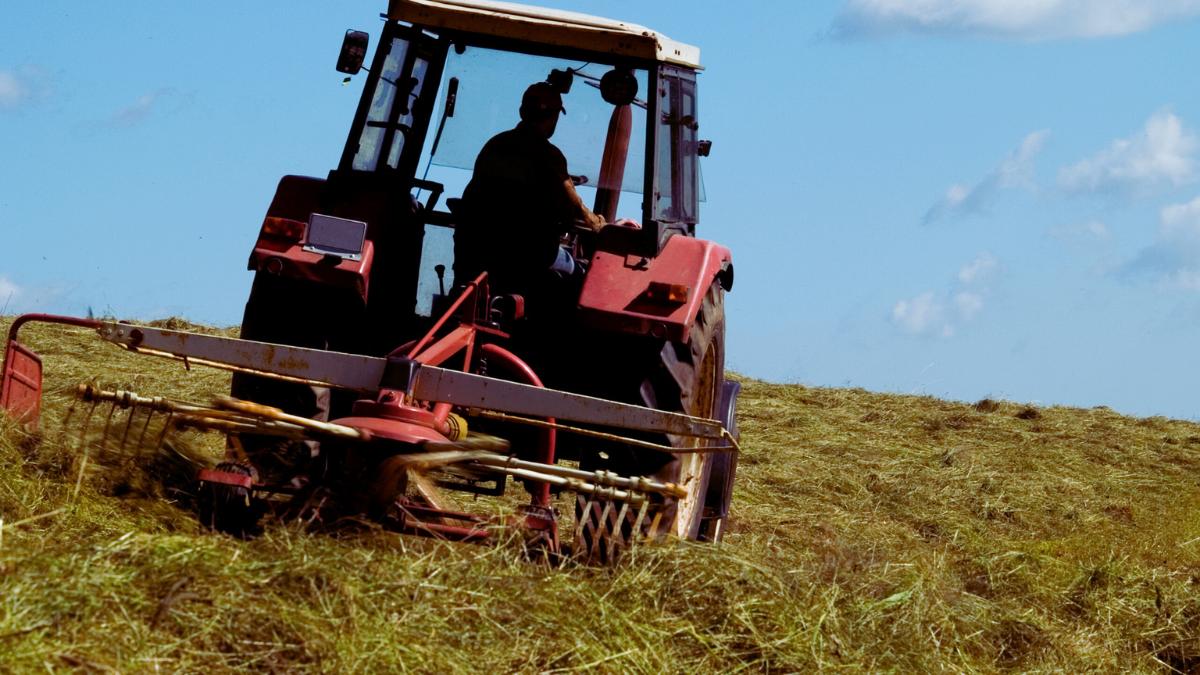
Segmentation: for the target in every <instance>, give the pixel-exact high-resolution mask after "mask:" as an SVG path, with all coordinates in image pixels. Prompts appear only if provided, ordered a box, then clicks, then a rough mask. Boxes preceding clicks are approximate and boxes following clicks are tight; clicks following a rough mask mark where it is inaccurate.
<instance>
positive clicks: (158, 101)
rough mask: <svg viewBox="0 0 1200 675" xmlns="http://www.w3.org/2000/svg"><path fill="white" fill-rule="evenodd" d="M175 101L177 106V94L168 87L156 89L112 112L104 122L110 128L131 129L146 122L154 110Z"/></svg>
mask: <svg viewBox="0 0 1200 675" xmlns="http://www.w3.org/2000/svg"><path fill="white" fill-rule="evenodd" d="M172 99H175V102H176V103H177V104H178V103H179V101H178V92H176V91H175V90H174V89H172V88H170V87H165V88H162V89H157V90H155V91H151V92H148V93H145V94H142V95H141V96H139V97H137V99H136V100H134V101H133V102H132V103H130V104H129V105H127V106H124V107H122V108H120V109H118V110H116V111H114V112H113V114H112V115H110V116H109V118H108V120H107V121H106V122H105V124H106V125H107V126H111V127H132V126H136V125H138V124H141V123H142V122H144V121H146V120H147V119H148V118H149V117H150V116H151V115H152V114H153V113H154V112H155V111H156V110H158V109H159V108H161V107H162V106H163V105H164V104H165V103H166V102H168V101H170V100H172Z"/></svg>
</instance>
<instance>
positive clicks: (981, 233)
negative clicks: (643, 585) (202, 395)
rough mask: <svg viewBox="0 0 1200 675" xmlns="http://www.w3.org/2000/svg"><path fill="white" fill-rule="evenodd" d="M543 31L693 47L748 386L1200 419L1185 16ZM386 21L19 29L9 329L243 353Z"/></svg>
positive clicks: (5, 302) (1051, 4)
mask: <svg viewBox="0 0 1200 675" xmlns="http://www.w3.org/2000/svg"><path fill="white" fill-rule="evenodd" d="M546 4H549V5H550V6H554V7H559V8H565V9H572V10H577V11H583V12H587V13H593V14H600V15H604V16H609V17H613V18H619V19H624V20H629V21H633V22H636V23H641V24H644V25H648V26H652V27H654V28H656V29H658V30H660V31H662V32H664V33H666V34H667V35H670V36H672V37H674V38H676V39H679V40H682V41H685V42H690V43H694V44H698V45H700V47H701V50H702V52H701V53H702V60H703V62H704V63H705V64H706V66H707V70H706V72H705V73H704V74H703V75H702V77H701V80H700V82H701V84H700V106H701V108H700V110H701V114H700V118H701V136H702V137H705V138H711V139H712V140H713V141H714V147H713V152H712V155H711V157H709V158H708V159H706V160H705V165H704V174H705V180H706V188H707V202H706V203H705V204H704V205H703V207H702V215H701V218H702V223H701V235H702V236H705V237H707V238H711V239H714V240H717V241H720V242H722V243H725V244H727V245H729V246H730V247H731V248H732V249H733V251H734V256H735V262H736V266H737V286H736V288H735V290H734V292H733V293H732V294H730V296H729V297H728V305H727V312H728V316H729V320H728V323H729V329H728V330H729V355H728V365H729V366H730V367H731V368H734V369H736V370H738V371H740V372H743V373H746V374H749V375H752V376H755V377H761V378H765V379H769V380H775V381H784V382H802V383H805V384H810V385H828V386H843V385H850V386H860V387H864V388H867V389H871V390H880V391H896V392H904V393H923V394H931V395H935V396H944V397H949V398H954V399H961V400H968V401H970V400H976V399H979V398H983V397H985V396H991V397H1000V398H1007V399H1012V400H1018V401H1035V402H1039V403H1044V404H1050V403H1065V404H1071V405H1079V406H1093V405H1108V406H1111V407H1113V408H1115V409H1117V410H1120V411H1123V412H1128V413H1134V414H1139V415H1155V414H1161V415H1169V416H1174V417H1184V418H1192V419H1195V418H1197V417H1200V406H1198V405H1197V396H1196V394H1195V387H1196V380H1197V378H1198V376H1200V356H1198V349H1197V345H1198V344H1200V181H1198V178H1200V168H1198V166H1197V159H1198V158H1200V136H1198V134H1200V131H1197V130H1198V129H1200V82H1198V81H1197V80H1198V76H1197V69H1196V64H1197V63H1198V62H1200V0H1143V1H1142V2H1131V1H1129V0H1023V2H1020V3H1014V2H1009V1H1006V0H908V1H901V0H825V1H811V2H801V3H765V2H761V3H740V4H735V3H729V2H708V1H706V0H705V1H695V0H693V1H688V2H683V1H679V2H675V1H663V2H655V3H644V2H632V1H626V0H610V1H608V2H599V1H585V0H571V1H565V0H564V1H557V2H547V3H546ZM383 9H384V3H383V2H381V1H379V2H365V1H356V2H338V3H333V2H311V1H310V2H303V1H290V2H282V1H276V2H254V3H231V2H230V3H223V2H215V3H206V4H204V5H195V4H191V3H186V4H184V3H161V2H136V1H129V2H122V3H118V4H109V3H79V2H52V1H47V2H38V3H5V5H4V6H3V8H0V242H2V243H0V306H3V307H4V309H3V313H6V314H11V313H15V312H19V311H56V312H64V313H73V314H82V313H85V312H86V311H87V310H88V308H89V307H91V308H93V310H94V311H96V312H98V313H99V312H105V313H112V314H115V315H117V316H121V317H132V318H154V317H158V316H164V315H169V314H176V315H183V316H187V317H190V318H194V319H197V320H202V321H207V322H214V323H220V324H233V323H236V322H237V321H238V320H239V318H240V314H241V308H242V303H243V302H244V298H245V294H246V292H247V289H248V288H249V283H250V280H251V275H250V273H249V272H248V271H246V269H245V261H246V257H247V255H248V253H249V249H250V247H251V245H252V244H253V240H254V237H255V234H256V232H257V228H258V226H259V224H260V223H261V220H262V216H263V213H264V211H265V209H266V206H267V204H268V202H269V200H270V198H271V195H272V193H273V191H274V186H275V183H276V182H277V180H278V178H279V177H280V176H281V175H283V174H286V173H297V174H306V175H314V176H323V175H324V174H325V173H326V172H327V171H328V170H329V169H330V168H332V167H333V166H334V165H335V164H336V162H337V159H338V157H339V154H340V150H341V147H342V145H343V143H344V141H345V135H346V129H347V126H348V123H349V118H350V116H351V114H352V112H353V109H354V106H355V103H356V98H357V95H358V92H359V90H360V87H361V79H362V78H357V79H356V80H355V82H354V83H352V84H350V85H348V86H343V85H342V82H341V79H342V76H341V75H340V74H339V73H336V72H335V71H334V70H333V63H334V61H335V58H336V53H337V49H338V46H339V44H340V41H341V35H342V33H343V32H344V30H345V29H347V28H362V29H365V30H368V31H371V32H372V33H374V32H375V31H376V30H377V26H378V19H377V16H378V14H379V12H380V11H383ZM372 42H373V43H374V40H373V41H372Z"/></svg>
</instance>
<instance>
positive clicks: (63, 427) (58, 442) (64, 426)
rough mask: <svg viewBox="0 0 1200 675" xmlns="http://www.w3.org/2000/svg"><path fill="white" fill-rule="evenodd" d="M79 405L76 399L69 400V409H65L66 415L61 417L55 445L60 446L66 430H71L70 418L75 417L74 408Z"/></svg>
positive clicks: (64, 438)
mask: <svg viewBox="0 0 1200 675" xmlns="http://www.w3.org/2000/svg"><path fill="white" fill-rule="evenodd" d="M77 405H79V399H78V398H72V399H71V407H69V408H67V414H66V415H63V420H62V425H61V426H60V427H59V428H58V438H57V439H55V444H56V445H62V444H63V441H64V440H66V436H67V429H70V428H71V418H72V417H74V416H75V406H77Z"/></svg>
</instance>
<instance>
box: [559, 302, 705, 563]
mask: <svg viewBox="0 0 1200 675" xmlns="http://www.w3.org/2000/svg"><path fill="white" fill-rule="evenodd" d="M724 373H725V297H724V290H723V289H722V288H721V286H720V285H719V284H717V283H714V284H713V285H712V286H711V287H710V288H709V289H708V292H707V293H706V294H705V297H704V300H703V302H702V303H701V306H700V310H699V313H698V314H697V316H696V320H695V323H694V324H693V326H692V330H691V333H690V335H689V339H688V341H687V342H683V343H680V342H667V343H664V344H662V347H661V350H660V352H659V354H658V357H657V363H656V364H655V365H654V366H652V367H651V368H650V372H649V373H648V374H646V375H645V376H644V378H643V379H642V381H641V385H640V388H639V392H638V396H639V398H640V402H641V403H642V405H645V406H647V407H650V408H655V409H658V410H668V411H674V412H682V413H686V414H688V415H692V416H696V417H705V418H710V419H711V418H719V415H718V413H719V409H720V406H721V401H722V391H723V381H724ZM666 440H667V442H668V443H669V444H670V445H672V446H674V447H677V448H681V449H683V448H688V447H698V446H700V445H701V444H702V443H703V442H704V441H702V440H701V439H697V438H691V437H686V436H673V435H670V436H667V437H666ZM714 457H715V455H714V454H712V453H704V452H693V453H678V454H670V453H655V452H646V451H639V453H638V454H636V455H635V454H632V453H631V454H628V455H625V456H615V457H610V458H608V459H602V458H600V457H597V456H595V455H585V456H584V457H583V458H581V459H582V464H583V467H584V468H585V469H600V468H604V469H611V470H613V471H615V472H617V473H620V474H622V475H639V476H652V477H654V478H655V479H657V480H661V481H665V482H671V483H676V484H678V485H681V486H683V487H684V488H685V489H686V490H687V496H685V497H684V498H683V499H679V500H666V501H662V502H654V503H652V504H651V506H650V509H649V512H648V513H646V512H640V511H639V509H636V508H628V509H622V508H621V507H622V505H621V504H617V503H609V502H604V501H601V500H595V499H592V500H588V499H584V498H582V497H581V498H580V499H579V500H578V501H577V503H576V508H575V515H576V518H577V520H578V522H577V525H576V532H577V541H576V548H577V549H579V551H580V552H581V553H582V554H583V556H584V557H589V558H592V559H599V560H600V561H602V562H605V561H611V558H612V557H613V555H612V554H613V552H614V551H617V550H620V549H621V548H624V547H626V546H627V545H628V544H629V543H631V542H632V541H634V540H637V539H645V538H651V539H653V538H659V537H662V536H665V535H668V534H670V535H675V536H677V537H679V538H681V539H692V540H695V539H705V540H712V539H714V538H715V536H717V535H718V533H719V531H720V526H719V523H714V522H711V520H712V519H711V518H708V517H707V516H708V515H709V514H711V513H713V509H712V506H713V505H712V504H711V501H712V498H711V497H710V492H711V491H710V490H709V483H710V480H712V479H713V474H714V469H715V470H716V472H717V473H718V474H720V475H718V476H717V477H716V480H718V481H721V482H722V483H723V482H724V481H725V480H726V474H725V472H724V468H725V466H726V465H724V464H720V463H718V462H714ZM726 507H727V505H726ZM614 519H615V520H614Z"/></svg>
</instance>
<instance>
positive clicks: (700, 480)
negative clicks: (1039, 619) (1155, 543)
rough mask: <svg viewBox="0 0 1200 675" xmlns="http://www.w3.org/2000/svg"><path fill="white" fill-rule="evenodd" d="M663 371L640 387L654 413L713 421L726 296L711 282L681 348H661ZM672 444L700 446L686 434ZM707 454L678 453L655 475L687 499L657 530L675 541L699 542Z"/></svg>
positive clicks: (720, 380)
mask: <svg viewBox="0 0 1200 675" xmlns="http://www.w3.org/2000/svg"><path fill="white" fill-rule="evenodd" d="M661 362H662V365H663V368H662V369H661V371H660V372H659V373H656V374H655V376H652V377H650V378H647V382H646V383H645V384H644V385H643V399H647V398H648V397H647V396H646V388H647V386H649V387H651V388H652V391H653V397H652V398H651V399H650V400H646V404H647V405H649V406H651V407H654V408H658V409H659V410H675V411H679V412H683V413H686V414H688V415H692V416H693V417H704V418H709V419H712V418H715V417H717V416H718V407H719V405H720V401H721V389H722V383H723V381H724V375H725V294H724V291H723V290H722V289H721V286H720V285H719V284H715V283H714V284H713V285H712V286H711V287H710V288H709V290H708V293H707V294H706V295H705V296H704V301H703V303H701V305H700V311H699V313H698V314H697V315H696V321H695V323H694V324H693V326H692V330H691V335H690V336H689V340H688V341H687V343H686V344H678V343H668V344H666V345H664V346H663V350H662V358H661ZM668 440H669V442H670V444H671V445H672V446H675V447H677V448H680V449H686V448H695V447H699V446H701V445H702V444H704V443H705V441H703V440H702V439H699V438H692V437H687V436H669V437H668ZM714 457H715V455H713V454H712V453H707V452H692V453H678V454H676V455H675V456H674V457H673V458H672V459H671V460H670V461H668V463H667V464H666V465H665V466H663V467H662V468H661V469H659V470H658V471H657V472H656V473H655V477H656V478H658V479H660V480H664V481H669V482H672V483H675V484H677V485H680V486H682V487H683V488H684V489H686V490H687V493H688V494H687V496H686V497H684V498H683V499H680V500H678V501H677V502H675V504H674V505H673V506H674V508H673V511H674V512H673V513H672V512H671V511H672V508H671V507H670V506H668V507H667V508H666V509H665V510H664V517H663V519H662V522H663V525H662V527H660V530H662V532H663V533H668V534H674V535H675V536H677V537H679V538H680V539H699V538H703V534H704V533H703V532H702V525H703V524H704V515H705V502H706V496H707V494H708V485H709V481H710V479H711V477H712V471H713V464H714V463H713V458H714Z"/></svg>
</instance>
